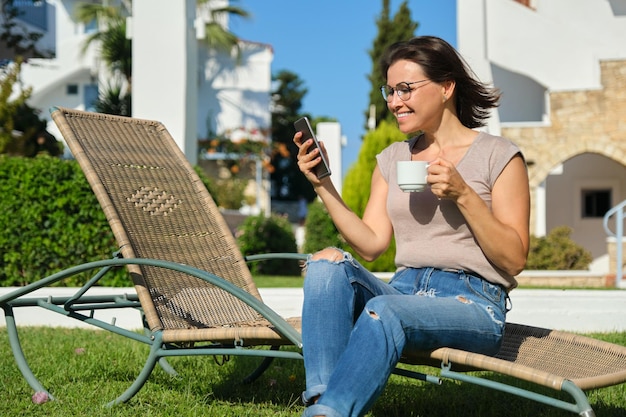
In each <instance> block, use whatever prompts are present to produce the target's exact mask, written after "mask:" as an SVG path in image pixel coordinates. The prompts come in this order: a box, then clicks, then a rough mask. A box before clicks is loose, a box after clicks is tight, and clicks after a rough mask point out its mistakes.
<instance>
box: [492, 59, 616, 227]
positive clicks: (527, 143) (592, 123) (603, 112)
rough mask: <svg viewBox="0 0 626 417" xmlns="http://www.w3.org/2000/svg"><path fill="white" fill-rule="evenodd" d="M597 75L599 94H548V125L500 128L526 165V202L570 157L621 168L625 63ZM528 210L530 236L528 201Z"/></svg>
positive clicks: (603, 67)
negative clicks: (597, 158)
mask: <svg viewBox="0 0 626 417" xmlns="http://www.w3.org/2000/svg"><path fill="white" fill-rule="evenodd" d="M600 71H601V85H602V88H601V89H598V90H580V91H557V92H550V93H549V102H550V105H549V109H550V115H549V116H550V122H549V123H548V124H546V125H544V126H532V127H503V128H502V136H504V137H507V138H509V139H511V140H512V141H513V142H515V143H516V144H517V145H518V146H520V148H521V149H522V151H523V152H524V155H525V157H526V159H527V162H528V173H529V177H530V178H529V179H530V187H531V199H534V195H535V193H534V191H535V189H536V187H537V186H538V185H540V184H541V183H542V182H543V181H544V180H545V179H546V177H547V176H548V174H549V173H550V171H551V170H552V169H553V168H554V167H556V166H558V165H559V164H561V163H563V162H565V161H567V160H568V159H570V158H572V157H574V156H576V155H580V154H584V153H597V154H600V155H603V156H605V157H607V158H610V159H612V160H614V161H616V162H618V163H620V164H622V165H624V166H626V60H607V61H600ZM531 207H532V208H533V210H531V230H534V228H535V213H534V207H535V202H534V201H531Z"/></svg>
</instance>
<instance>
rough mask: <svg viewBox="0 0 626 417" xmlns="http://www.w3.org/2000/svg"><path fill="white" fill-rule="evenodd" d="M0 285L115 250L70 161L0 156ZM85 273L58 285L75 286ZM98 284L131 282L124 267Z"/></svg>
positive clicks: (17, 282) (18, 282)
mask: <svg viewBox="0 0 626 417" xmlns="http://www.w3.org/2000/svg"><path fill="white" fill-rule="evenodd" d="M0 195H2V198H1V199H0V227H1V228H2V231H3V233H2V234H0V253H1V254H2V255H1V256H2V262H1V263H0V285H2V286H19V285H24V284H28V283H31V282H34V281H37V280H39V279H41V278H44V277H45V276H48V275H50V274H51V273H53V272H56V271H60V270H62V269H65V268H68V267H70V266H74V265H77V264H81V263H84V262H89V261H94V260H101V259H108V258H110V257H111V256H112V254H113V252H114V251H115V250H116V249H117V244H116V243H115V240H114V238H113V233H112V232H111V229H110V228H109V225H108V223H107V221H106V218H105V217H104V213H103V212H102V209H101V208H100V205H99V204H98V202H97V200H96V197H95V195H94V194H93V192H92V191H91V188H90V187H89V185H88V183H87V180H86V179H85V176H84V175H83V173H82V171H81V170H80V168H79V166H78V164H77V163H76V162H75V161H64V160H60V159H58V158H52V157H48V156H38V157H36V158H20V157H7V156H0ZM82 282H84V277H73V278H72V279H68V280H65V281H63V282H62V283H61V284H60V285H65V286H75V285H79V284H80V283H82ZM101 284H102V285H126V286H127V285H130V280H129V279H128V278H127V274H126V272H125V270H124V269H120V270H118V271H117V272H116V273H115V274H109V275H108V276H107V277H106V278H105V279H104V280H103V281H102V282H101Z"/></svg>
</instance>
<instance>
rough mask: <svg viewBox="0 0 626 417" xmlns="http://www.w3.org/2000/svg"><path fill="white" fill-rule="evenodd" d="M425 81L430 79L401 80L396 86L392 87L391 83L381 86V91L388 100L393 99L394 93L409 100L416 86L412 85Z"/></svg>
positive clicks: (401, 98)
mask: <svg viewBox="0 0 626 417" xmlns="http://www.w3.org/2000/svg"><path fill="white" fill-rule="evenodd" d="M425 81H430V80H428V79H426V80H419V81H412V82H410V83H409V82H401V83H398V84H396V86H395V87H391V86H389V85H383V86H382V87H380V92H381V93H382V94H383V98H384V99H385V100H386V101H391V99H392V97H393V93H397V94H398V97H399V98H400V100H402V101H407V100H408V99H410V98H411V91H413V90H415V88H411V85H413V84H419V83H423V82H425Z"/></svg>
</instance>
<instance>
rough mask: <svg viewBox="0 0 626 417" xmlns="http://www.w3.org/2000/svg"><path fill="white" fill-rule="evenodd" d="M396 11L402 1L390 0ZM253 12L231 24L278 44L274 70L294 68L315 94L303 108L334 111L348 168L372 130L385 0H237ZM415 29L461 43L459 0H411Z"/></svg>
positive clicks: (246, 33)
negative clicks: (376, 49) (376, 45)
mask: <svg viewBox="0 0 626 417" xmlns="http://www.w3.org/2000/svg"><path fill="white" fill-rule="evenodd" d="M390 4H391V11H390V15H391V17H393V15H394V14H395V13H396V11H397V10H398V8H399V6H400V4H401V0H391V2H390ZM233 5H235V6H237V7H241V8H243V9H244V10H246V11H248V12H249V13H250V14H251V17H250V18H249V19H239V18H234V19H232V20H231V23H230V29H231V31H232V32H234V33H235V34H236V35H237V36H239V37H240V38H242V39H245V40H250V41H255V42H262V43H267V44H269V45H271V46H272V48H273V50H274V61H273V63H272V73H273V74H275V73H277V72H278V71H281V70H289V71H291V72H293V73H295V74H297V75H298V76H299V77H300V79H301V80H302V81H303V82H304V84H305V87H306V88H307V89H308V93H307V95H306V96H305V98H304V102H303V108H302V109H301V110H302V111H303V112H306V113H310V114H311V115H312V116H313V117H319V116H328V117H333V118H335V119H337V120H338V121H339V123H341V129H342V133H343V135H344V136H346V138H347V141H348V143H347V146H346V147H344V149H343V158H342V159H343V160H342V167H343V174H344V175H345V174H346V172H347V170H348V169H349V167H350V165H352V163H354V161H355V160H356V157H357V155H358V152H359V148H360V146H361V142H362V141H361V137H362V136H363V134H364V133H365V129H364V126H365V116H364V113H365V111H366V109H367V106H368V94H369V89H370V85H369V81H368V80H367V76H368V74H369V73H370V71H371V69H372V62H371V59H370V57H369V54H368V51H369V49H371V47H372V43H373V41H374V38H375V36H376V30H377V28H376V18H377V17H378V15H379V14H380V12H381V9H382V0H316V1H302V0H269V1H259V0H238V1H237V2H233ZM408 5H409V8H410V9H411V13H412V16H411V17H412V19H413V20H414V21H417V22H418V23H419V26H418V28H417V31H416V33H415V34H416V35H435V36H439V37H441V38H443V39H445V40H447V41H448V42H450V43H451V44H452V45H456V0H409V1H408Z"/></svg>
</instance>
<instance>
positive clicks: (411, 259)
mask: <svg viewBox="0 0 626 417" xmlns="http://www.w3.org/2000/svg"><path fill="white" fill-rule="evenodd" d="M418 140H420V136H417V137H414V138H411V139H409V140H406V141H403V142H396V143H393V144H391V145H390V146H388V147H387V148H385V149H384V150H383V151H382V152H381V153H380V154H378V155H377V156H376V158H377V160H378V166H379V168H380V171H381V173H382V175H383V177H384V178H385V180H386V181H387V183H388V184H389V194H388V196H387V212H388V214H389V217H390V219H391V222H392V224H393V229H394V235H395V239H396V259H395V263H396V267H397V268H399V269H401V268H405V267H413V268H422V267H434V268H439V269H462V270H465V271H468V272H470V273H474V274H478V275H480V276H482V277H483V278H485V279H486V280H488V281H490V282H492V283H496V284H501V285H503V286H504V287H505V288H507V289H511V288H514V287H515V286H517V282H516V280H515V278H514V277H513V276H511V275H509V274H507V273H506V272H504V271H502V270H501V269H499V268H498V267H496V266H495V265H493V264H492V263H491V262H490V261H489V260H488V259H487V257H486V256H485V255H484V253H483V252H482V250H481V248H480V247H479V246H478V243H477V242H476V240H475V239H474V236H473V235H472V232H471V231H470V229H469V227H468V225H467V222H466V221H465V218H464V217H463V215H462V214H461V212H460V211H459V209H458V207H457V206H456V204H455V203H454V202H453V201H451V200H446V199H442V200H438V199H437V197H435V196H434V194H433V193H432V192H431V191H430V188H427V189H426V190H424V191H422V192H416V193H405V192H403V191H402V190H401V189H400V187H398V182H397V180H396V161H408V160H410V159H411V149H412V148H413V146H414V144H415V143H416V141H418ZM422 140H423V139H422ZM517 154H520V155H521V151H520V149H519V148H518V147H517V146H516V145H515V144H514V143H512V142H511V141H509V140H508V139H505V138H502V137H499V136H493V135H490V134H488V133H485V132H480V133H479V134H478V136H477V137H476V139H474V142H472V144H471V145H470V147H469V148H468V150H467V152H466V154H465V156H463V158H462V159H461V160H460V161H459V163H458V164H457V166H456V169H457V170H458V172H459V173H460V174H461V176H462V177H463V179H464V180H465V182H467V184H468V185H469V186H470V187H472V188H473V189H474V190H475V191H476V192H477V193H478V195H479V196H480V197H481V198H482V199H483V200H484V201H485V203H486V204H487V206H489V207H490V208H491V190H492V187H493V185H494V183H495V182H496V179H497V178H498V176H499V175H500V173H501V172H502V170H503V169H504V167H505V166H506V165H507V164H508V163H509V161H510V160H511V159H512V158H513V157H514V156H515V155H517Z"/></svg>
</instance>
